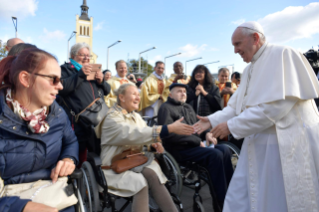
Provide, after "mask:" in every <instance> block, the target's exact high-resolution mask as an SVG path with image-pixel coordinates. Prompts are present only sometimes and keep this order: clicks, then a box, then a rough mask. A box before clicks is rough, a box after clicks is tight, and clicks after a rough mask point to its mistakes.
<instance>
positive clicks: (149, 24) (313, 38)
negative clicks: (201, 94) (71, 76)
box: [0, 0, 319, 74]
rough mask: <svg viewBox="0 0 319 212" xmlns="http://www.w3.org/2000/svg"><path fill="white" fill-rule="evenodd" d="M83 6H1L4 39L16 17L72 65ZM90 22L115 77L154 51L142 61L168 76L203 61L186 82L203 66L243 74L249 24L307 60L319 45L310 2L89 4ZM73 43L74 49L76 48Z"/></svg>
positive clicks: (24, 32) (318, 15)
mask: <svg viewBox="0 0 319 212" xmlns="http://www.w3.org/2000/svg"><path fill="white" fill-rule="evenodd" d="M82 2H83V1H82V0H39V1H36V0H0V23H1V24H0V39H1V40H2V41H6V40H7V39H9V38H11V37H14V36H15V31H14V26H13V23H12V20H11V16H17V17H18V37H20V38H21V39H23V40H24V41H26V42H29V43H33V44H35V45H37V46H38V47H39V48H42V49H45V50H47V51H49V52H51V53H53V54H54V55H56V56H57V58H58V60H59V63H60V64H62V63H64V61H65V60H66V55H67V40H68V38H69V36H70V34H71V32H72V31H73V30H75V15H76V14H79V15H80V5H81V4H82ZM87 4H88V6H89V16H92V17H93V18H94V21H93V26H94V31H93V36H94V40H93V52H94V53H96V54H97V55H98V60H97V62H98V63H101V64H103V69H104V68H106V50H107V46H109V45H110V44H112V43H114V42H115V41H117V40H122V43H120V44H118V45H116V46H114V47H112V48H110V60H109V63H110V65H109V69H111V70H112V72H113V74H114V73H115V67H114V63H115V62H116V61H117V60H119V59H124V60H127V59H128V58H129V59H137V58H138V54H139V52H141V51H143V50H146V49H148V48H151V47H153V46H156V49H155V50H152V51H149V52H147V53H145V54H143V56H144V57H145V58H147V59H148V61H149V62H150V64H152V65H154V62H155V61H157V60H164V57H166V56H168V55H171V54H175V53H178V52H182V54H181V55H180V56H178V57H172V58H169V59H167V60H166V71H167V74H170V73H172V72H173V71H172V65H173V63H174V62H175V61H177V60H178V61H181V62H183V63H184V64H185V61H186V60H189V59H192V58H197V57H202V58H203V59H201V60H197V61H193V62H189V63H188V64H187V70H188V74H190V73H191V71H192V70H193V68H194V67H195V66H196V65H197V64H199V63H209V62H212V61H216V60H219V61H220V62H219V63H216V64H212V65H208V68H209V69H210V70H211V72H213V73H216V72H217V70H218V67H219V66H222V65H227V64H234V66H235V70H236V71H239V72H242V71H243V69H244V68H245V66H246V63H244V62H243V61H242V59H241V57H240V56H239V55H237V54H236V55H235V54H234V51H233V47H232V45H231V35H232V33H233V31H234V29H235V28H236V26H237V25H238V24H240V23H242V22H244V21H258V22H259V23H261V24H262V26H263V27H264V30H265V34H266V39H268V40H269V42H271V43H276V44H281V45H288V46H291V47H293V48H296V49H298V50H299V51H302V52H305V51H307V50H308V49H310V48H311V47H312V46H314V47H315V49H318V45H319V2H314V1H308V0H280V1H278V0H276V1H275V0H269V1H250V0H228V1H212V0H205V1H203V0H198V1H193V0H152V1H150V0H139V1H131V0H116V1H102V0H87ZM74 43H75V39H74V38H73V39H72V40H71V41H70V44H71V45H72V44H74Z"/></svg>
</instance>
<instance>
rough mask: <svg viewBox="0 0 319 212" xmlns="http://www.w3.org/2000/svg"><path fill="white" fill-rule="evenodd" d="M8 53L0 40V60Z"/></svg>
mask: <svg viewBox="0 0 319 212" xmlns="http://www.w3.org/2000/svg"><path fill="white" fill-rule="evenodd" d="M7 55H8V51H7V49H6V44H3V43H1V42H0V61H1V60H2V59H3V58H5V57H6V56H7Z"/></svg>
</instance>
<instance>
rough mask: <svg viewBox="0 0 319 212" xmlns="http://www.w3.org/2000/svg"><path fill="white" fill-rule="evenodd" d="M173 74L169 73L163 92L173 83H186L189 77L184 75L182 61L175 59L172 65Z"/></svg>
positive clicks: (167, 91)
mask: <svg viewBox="0 0 319 212" xmlns="http://www.w3.org/2000/svg"><path fill="white" fill-rule="evenodd" d="M173 69H174V74H171V76H170V77H169V78H168V80H167V83H166V85H165V92H166V93H169V86H170V85H171V84H173V83H181V84H185V85H186V84H188V82H189V81H190V79H191V77H190V76H187V75H184V72H183V71H184V67H183V63H181V62H179V61H177V62H175V63H174V65H173Z"/></svg>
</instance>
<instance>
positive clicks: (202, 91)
mask: <svg viewBox="0 0 319 212" xmlns="http://www.w3.org/2000/svg"><path fill="white" fill-rule="evenodd" d="M197 91H199V92H200V93H202V94H203V95H204V96H206V95H207V92H206V91H205V89H204V87H203V86H202V85H201V84H198V85H197V86H196V92H197ZM196 96H198V95H196Z"/></svg>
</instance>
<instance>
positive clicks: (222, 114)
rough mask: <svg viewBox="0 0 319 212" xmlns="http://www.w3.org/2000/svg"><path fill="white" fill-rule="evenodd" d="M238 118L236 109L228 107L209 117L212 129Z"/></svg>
mask: <svg viewBox="0 0 319 212" xmlns="http://www.w3.org/2000/svg"><path fill="white" fill-rule="evenodd" d="M234 116H236V111H235V109H234V108H232V107H230V106H227V107H224V109H223V110H220V111H217V112H215V113H214V114H212V115H209V116H208V120H209V122H210V124H211V125H212V128H214V127H216V126H217V125H218V124H220V123H223V122H226V121H228V120H229V119H231V118H233V117H234Z"/></svg>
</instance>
